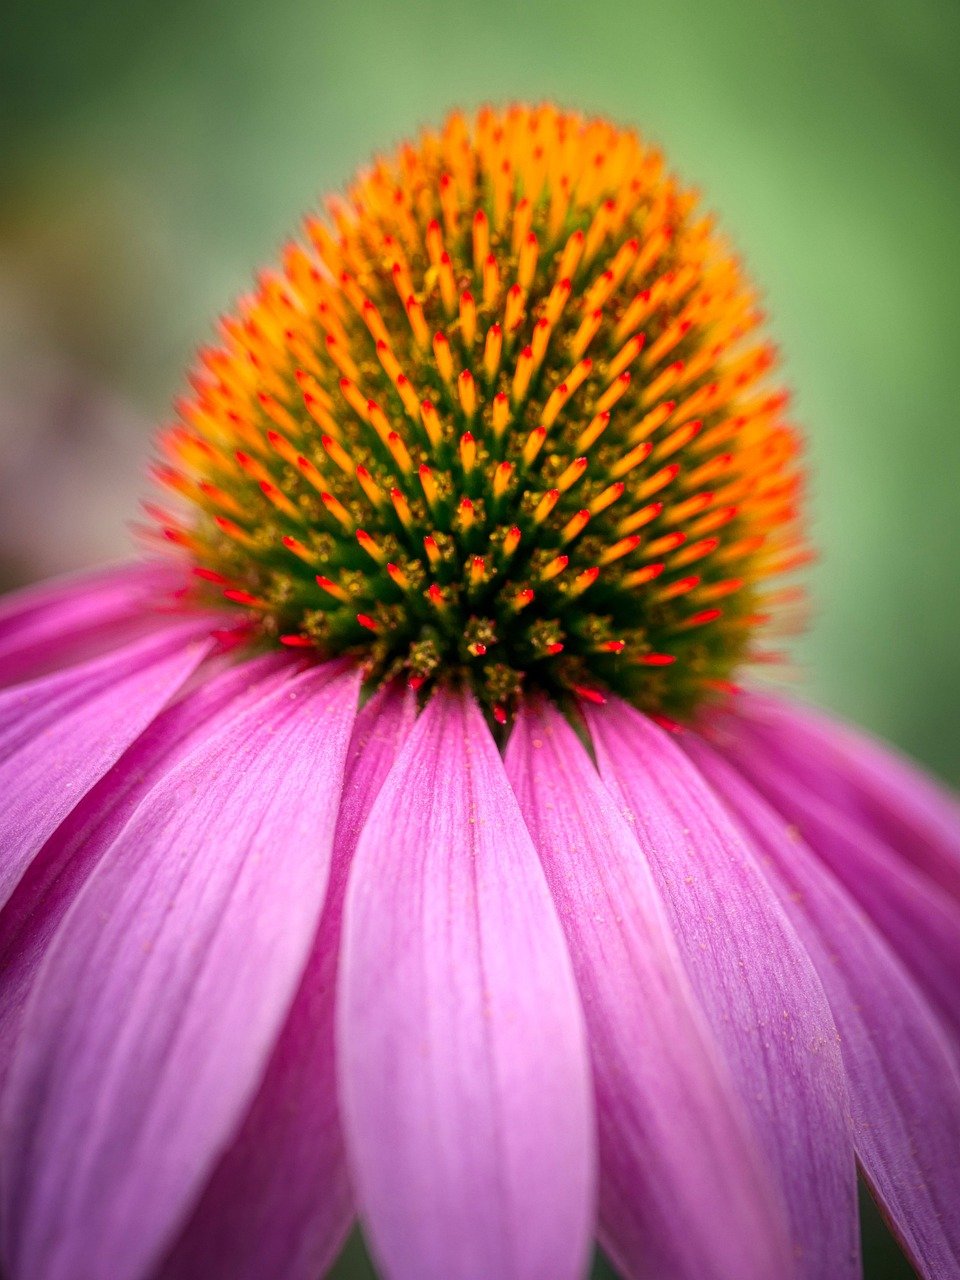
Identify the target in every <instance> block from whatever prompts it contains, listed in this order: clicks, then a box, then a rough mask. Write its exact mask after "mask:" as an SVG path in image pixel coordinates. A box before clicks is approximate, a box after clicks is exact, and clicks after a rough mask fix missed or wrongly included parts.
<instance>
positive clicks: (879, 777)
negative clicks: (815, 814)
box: [737, 695, 960, 899]
mask: <svg viewBox="0 0 960 1280" xmlns="http://www.w3.org/2000/svg"><path fill="white" fill-rule="evenodd" d="M737 709H738V711H739V712H741V713H742V715H743V717H744V718H745V721H746V722H747V723H749V724H750V725H751V726H752V727H754V728H755V729H756V730H758V731H760V732H764V731H765V736H768V737H769V738H770V739H771V740H774V741H776V742H777V744H778V745H779V744H780V743H786V744H788V745H791V746H793V747H800V748H801V755H802V763H803V765H804V768H803V776H804V779H805V781H806V782H807V783H808V785H809V786H810V787H811V788H812V789H813V790H815V791H816V792H817V793H818V794H819V795H820V796H821V797H822V798H823V799H825V800H828V801H831V802H832V803H834V804H837V805H838V806H839V807H841V808H843V809H844V810H845V811H846V812H848V813H850V814H851V815H853V816H855V818H856V820H857V821H858V822H860V823H862V824H863V825H864V826H866V827H868V828H869V829H870V830H872V831H873V832H874V834H875V835H876V836H877V837H878V838H879V839H880V840H881V841H882V842H883V843H885V844H887V845H889V847H890V848H891V849H893V850H894V851H895V852H896V853H898V854H900V855H901V856H902V857H903V858H905V859H906V860H907V861H908V862H910V863H911V864H912V865H913V866H914V867H916V868H917V870H919V871H921V872H923V873H924V875H927V876H929V877H930V878H931V879H932V880H934V881H935V882H936V883H937V884H938V885H939V886H940V888H941V889H945V890H946V891H947V892H948V893H950V894H952V895H953V897H954V898H956V899H960V803H958V800H957V797H956V796H955V795H953V794H951V793H950V792H948V791H947V790H946V789H945V788H943V787H941V786H939V785H938V784H937V783H936V782H935V781H934V780H933V779H932V778H929V777H927V776H926V775H925V774H923V773H921V772H920V770H919V769H917V768H916V767H915V766H914V765H912V764H911V763H910V762H909V761H908V760H906V759H905V758H904V757H902V756H899V755H897V754H896V753H895V752H894V751H893V750H892V748H890V747H887V746H884V745H882V744H881V743H879V742H876V741H874V740H873V739H872V738H868V737H867V736H866V735H865V734H862V733H859V732H857V731H856V730H854V729H852V728H850V726H849V725H845V724H840V723H838V722H836V721H833V720H830V719H828V718H827V717H826V716H825V715H822V714H820V713H818V712H816V711H814V710H813V709H812V708H809V707H800V706H794V705H791V704H790V703H788V702H783V701H781V700H779V699H775V698H770V697H764V698H761V697H757V696H755V695H750V696H745V697H743V698H742V699H740V700H738V703H737Z"/></svg>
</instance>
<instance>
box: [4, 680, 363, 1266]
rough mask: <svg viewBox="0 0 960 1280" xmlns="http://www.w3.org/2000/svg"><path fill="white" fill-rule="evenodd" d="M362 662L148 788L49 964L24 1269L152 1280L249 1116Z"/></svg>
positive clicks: (24, 1206) (36, 1012)
mask: <svg viewBox="0 0 960 1280" xmlns="http://www.w3.org/2000/svg"><path fill="white" fill-rule="evenodd" d="M357 682H358V676H357V675H356V674H353V673H347V674H340V675H331V672H330V670H329V669H328V668H312V669H310V670H308V671H306V672H304V673H303V674H302V675H300V676H297V677H295V678H294V679H293V680H291V681H289V682H287V683H286V684H283V685H281V686H280V687H279V688H277V689H275V690H274V692H273V693H271V694H268V695H267V696H266V697H265V698H263V699H261V700H259V701H257V702H256V703H254V705H253V706H251V707H250V708H249V709H248V710H247V711H246V712H245V713H243V714H242V715H240V716H238V717H236V718H234V719H233V720H231V721H230V722H229V723H228V724H227V725H226V726H225V727H224V728H223V729H222V730H219V731H217V730H213V729H212V730H211V733H210V735H209V736H208V737H207V738H205V739H204V740H203V741H202V743H200V744H199V745H198V746H197V748H196V749H195V751H194V752H193V753H192V754H191V755H190V756H189V757H188V758H187V759H185V760H183V761H182V762H181V763H180V764H179V765H178V766H177V767H176V768H175V769H174V770H173V771H172V772H171V773H169V774H168V775H167V776H166V777H165V778H164V779H163V780H162V781H161V782H159V783H158V784H157V786H156V787H155V788H154V789H153V790H152V792H151V793H150V795H149V796H148V797H146V798H145V800H144V802H143V803H142V804H141V805H140V807H139V808H138V809H137V811H136V812H135V813H134V815H133V816H132V818H131V819H130V821H129V822H128V823H127V825H126V826H125V827H124V829H123V831H122V832H121V833H120V835H119V837H118V839H117V840H116V842H115V843H114V845H113V846H112V848H111V849H110V850H109V851H108V852H107V853H106V854H105V855H104V857H103V859H102V860H101V862H100V864H99V865H98V867H97V868H96V870H95V871H94V873H93V875H92V876H91V877H90V879H89V880H88V882H87V884H86V886H85V887H84V889H83V891H82V893H81V894H80V896H79V897H78V898H77V900H76V902H75V904H74V906H73V909H72V910H71V911H70V913H69V915H68V916H67V918H66V919H65V920H64V922H63V925H62V926H61V928H60V930H59V932H58V933H57V936H56V938H55V939H54V942H53V944H52V946H51V948H50V950H49V952H48V954H47V957H46V959H45V961H44V964H43V968H42V971H41V973H40V975H39V977H38V979H37V983H36V986H35V987H34V990H33V993H32V996H31V999H30V1004H29V1006H28V1008H27V1011H26V1013H25V1015H24V1022H23V1030H22V1035H21V1039H20V1043H19V1047H18V1050H17V1054H16V1057H15V1059H14V1062H13V1065H12V1067H11V1071H10V1076H9V1079H8V1084H7V1090H6V1095H5V1098H4V1118H5V1123H6V1128H7V1142H6V1146H5V1149H4V1152H3V1164H2V1170H0V1171H2V1187H0V1193H2V1206H3V1212H2V1214H0V1218H2V1222H3V1227H4V1231H5V1234H6V1242H5V1243H6V1249H5V1256H6V1258H7V1261H8V1264H9V1267H10V1270H11V1272H12V1274H13V1277H14V1278H15V1280H26V1278H27V1277H29V1280H76V1276H77V1264H78V1259H82V1262H83V1267H84V1271H85V1273H86V1274H89V1275H91V1276H98V1277H99V1276H103V1277H107V1276H109V1277H110V1280H134V1277H141V1276H143V1275H144V1274H145V1273H147V1272H148V1271H149V1269H150V1267H151V1265H152V1264H154V1263H155V1262H156V1261H157V1260H158V1255H160V1254H161V1253H162V1252H163V1251H164V1250H165V1249H167V1248H168V1247H169V1245H170V1242H171V1238H172V1236H173V1235H174V1233H175V1232H176V1231H177V1230H178V1228H179V1227H180V1226H181V1225H182V1223H183V1222H184V1220H185V1218H186V1216H187V1214H188V1212H189V1210H190V1208H191V1206H192V1205H193V1203H194V1202H195V1200H196V1198H197V1196H198V1195H199V1193H200V1192H201V1191H202V1189H203V1186H204V1184H205V1182H206V1179H207V1178H208V1176H209V1174H210V1171H211V1169H212V1167H213V1165H214V1163H215V1161H216V1159H217V1157H218V1156H219V1154H220V1152H221V1151H222V1150H223V1149H224V1147H225V1146H226V1144H227V1142H228V1141H229V1139H230V1137H231V1135H232V1134H233V1133H235V1132H236V1130H237V1127H238V1125H239V1123H240V1121H241V1119H242V1117H243V1115H244V1114H245V1113H246V1111H247V1109H248V1107H249V1105H250V1103H251V1101H252V1099H253V1096H254V1094H255V1092H256V1089H257V1087H258V1084H259V1082H260V1080H261V1078H262V1076H263V1072H264V1070H265V1068H266V1065H267V1062H268V1060H269V1056H270V1053H271V1051H272V1049H273V1047H274V1045H275V1043H276V1039H277V1036H278V1034H279V1031H280V1028H281V1027H282V1025H283V1020H284V1017H285V1015H286V1012H287V1010H288V1009H289V1007H290V1004H291V1001H292V999H293V996H294V994H295V992H296V989H297V986H298V983H299V981H300V977H301V975H302V972H303V968H304V965H305V963H306V960H307V957H308V955H309V952H310V946H311V943H312V940H313V936H314V933H315V931H316V927H317V923H318V919H319V915H320V910H321V906H322V903H323V899H324V895H325V891H326V885H327V878H328V871H329V864H330V854H331V848H332V843H333V834H334V826H335V822H336V815H337V808H338V804H339V799H340V790H341V785H342V778H343V768H344V759H345V756H346V749H347V743H348V740H349V734H350V730H351V727H352V724H353V720H354V716H355V708H356V695H357Z"/></svg>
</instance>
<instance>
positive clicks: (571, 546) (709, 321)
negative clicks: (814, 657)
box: [153, 106, 805, 722]
mask: <svg viewBox="0 0 960 1280" xmlns="http://www.w3.org/2000/svg"><path fill="white" fill-rule="evenodd" d="M305 232H306V235H305V240H304V242H303V243H291V244H289V245H288V246H287V247H286V249H285V251H284V253H283V260H282V267H281V269H280V270H279V271H271V272H266V273H264V274H262V275H261V276H260V278H259V281H258V287H257V289H256V291H255V292H254V293H253V294H252V295H250V296H249V297H246V298H244V299H242V300H241V302H240V305H239V308H238V310H237V312H236V314H234V315H232V316H229V317H225V318H224V319H223V320H222V322H221V326H220V341H221V344H220V345H219V346H217V347H210V348H207V349H205V350H203V351H201V353H200V358H199V364H198V367H197V369H196V371H195V373H194V375H193V376H192V378H191V384H192V394H191V395H190V396H189V397H188V398H185V399H184V400H183V401H182V402H181V403H180V404H179V405H178V413H179V422H177V423H176V424H175V425H173V426H171V427H169V428H168V429H166V430H165V431H164V432H162V434H161V436H160V450H161V453H162V459H161V461H160V462H159V463H158V464H157V466H156V468H155V475H156V478H157V479H158V480H159V481H160V482H161V483H162V484H163V485H164V486H166V487H167V488H168V489H170V490H172V491H173V492H174V493H175V494H176V495H177V496H178V497H179V498H180V499H185V500H186V503H185V504H184V503H182V502H181V503H180V504H178V506H177V510H175V511H159V512H158V511H156V510H155V509H154V511H153V514H154V515H155V516H156V517H157V518H158V521H159V524H160V526H161V528H160V536H161V537H162V538H163V539H164V540H165V541H166V543H167V544H168V545H169V544H171V543H172V544H173V545H175V546H176V547H178V548H180V549H182V551H183V552H184V553H185V554H186V555H187V556H189V558H190V559H191V561H192V563H193V567H194V571H195V575H196V577H195V582H196V584H197V590H198V591H199V592H201V593H208V594H209V593H214V594H215V595H216V596H217V597H218V598H219V599H220V600H221V601H222V600H224V599H225V600H227V601H229V602H231V603H232V604H233V605H235V606H236V607H237V608H238V609H239V610H242V611H243V614H244V617H245V621H246V623H247V624H248V626H249V635H250V639H251V642H255V643H264V642H272V643H283V644H287V645H292V646H296V647H299V648H302V649H303V650H304V651H316V652H317V653H319V654H321V655H324V656H327V655H331V654H340V653H349V654H354V655H357V657H358V658H359V659H360V660H361V661H363V662H364V663H365V664H366V668H367V672H368V675H369V679H370V680H371V681H373V682H375V681H380V680H383V679H385V678H389V677H393V676H395V675H398V674H404V675H405V676H406V677H407V678H408V679H410V680H412V681H413V683H414V684H415V685H417V686H421V687H424V688H426V687H428V686H429V685H430V684H431V683H432V682H434V681H437V680H441V679H443V680H451V681H453V680H458V681H462V682H464V683H466V684H468V685H469V686H470V687H471V688H472V689H473V690H474V692H475V693H476V696H477V697H478V698H479V699H480V701H481V703H482V704H483V705H484V706H485V707H486V709H487V711H488V713H489V714H491V715H492V716H493V717H494V718H495V719H497V720H499V721H501V722H502V721H504V720H505V719H506V718H507V717H508V715H509V714H510V711H511V708H512V707H513V705H514V704H515V701H516V699H517V697H518V696H519V695H520V694H521V692H522V691H524V690H533V689H539V690H543V691H546V692H547V693H548V694H550V695H552V696H554V697H557V698H563V697H564V696H565V695H569V693H570V692H571V691H572V692H574V693H576V694H578V695H579V696H585V697H588V698H589V697H592V698H596V699H602V698H603V697H604V696H605V695H606V693H607V692H608V691H615V692H616V693H618V694H619V695H620V696H622V697H624V698H626V699H627V700H629V701H630V702H632V703H634V704H636V705H637V706H639V707H641V708H643V709H645V710H647V711H650V712H652V713H655V714H659V715H661V716H665V717H670V718H676V719H683V718H686V717H688V716H689V715H690V713H691V712H692V711H693V709H694V708H695V707H696V706H697V705H698V704H699V703H700V702H701V701H702V700H703V698H704V697H706V696H709V695H710V694H716V693H717V692H718V691H722V690H724V689H725V688H727V687H728V686H729V682H730V677H731V675H732V674H733V672H734V671H735V669H736V668H737V667H738V666H739V665H740V664H741V663H742V662H744V661H745V660H748V659H749V658H750V657H751V655H752V654H753V653H754V651H755V637H756V635H757V632H758V631H759V630H760V629H761V628H762V626H763V624H764V622H765V621H766V618H767V615H768V613H769V607H770V605H771V603H772V602H773V595H772V593H771V592H770V589H769V586H768V580H769V579H770V578H771V577H772V576H773V575H776V574H780V573H783V572H787V571H789V570H790V569H792V568H794V567H795V566H796V565H797V564H798V563H800V561H801V560H802V559H803V558H804V554H805V553H804V548H803V544H802V540H801V534H800V530H799V526H798V512H797V506H798V499H799V491H800V483H801V478H800V471H799V469H798V454H799V445H798V439H797V436H796V434H795V433H794V431H793V430H792V429H791V428H790V427H789V426H788V425H787V423H786V421H785V419H784V416H783V415H784V411H785V404H786V397H785V396H784V395H783V393H782V392H780V391H779V390H777V389H776V388H773V387H771V386H770V385H769V384H768V381H767V379H768V375H769V372H770V370H771V367H772V366H773V364H774V352H773V350H772V349H771V347H770V345H769V344H768V343H767V342H766V341H765V340H764V339H763V338H762V337H761V336H758V334H757V328H758V325H759V321H760V315H759V312H758V309H757V304H756V299H755V296H754V294H753V293H752V291H751V290H750V288H749V287H748V286H747V285H746V284H745V282H744V281H743V279H742V277H741V274H740V271H739V267H738V264H737V262H736V261H735V259H734V257H733V256H732V254H731V253H730V251H729V249H728V248H727V247H726V245H725V244H724V242H723V240H722V239H721V238H720V237H719V236H718V234H717V233H716V232H715V231H714V229H713V226H712V223H711V221H710V219H709V218H707V217H704V216H701V215H698V213H697V210H696V196H695V194H694V193H691V192H689V191H685V190H683V189H682V188H680V187H679V186H678V185H677V183H676V182H675V181H674V179H673V178H672V177H671V176H670V175H669V174H667V173H666V171H665V169H664V165H663V160H662V157H661V155H660V153H659V152H658V151H657V150H655V149H652V148H650V147H648V146H646V145H644V144H643V143H642V142H641V140H640V139H639V138H638V137H637V135H636V134H634V133H633V132H630V131H626V130H621V129H618V128H615V127H614V126H613V125H611V124H609V123H607V122H605V121H603V120H587V119H582V118H580V117H579V116H575V115H569V114H564V113H562V112H559V111H557V110H556V109H554V108H553V107H550V106H540V107H534V108H528V107H521V106H518V107H513V108H510V109H509V110H507V111H505V112H498V111H495V110H492V109H483V110H481V111H480V112H479V113H478V114H477V115H476V117H475V118H472V119H468V118H466V117H464V116H463V115H460V114H454V115H452V116H450V117H449V119H448V120H447V121H446V123H445V124H444V126H443V128H442V130H441V131H440V132H439V133H424V134H423V135H421V137H420V138H419V140H418V141H417V142H416V143H414V144H409V145H405V146H403V147H401V148H400V149H399V151H398V152H397V153H396V154H394V155H393V156H391V157H389V158H384V159H379V160H377V161H376V162H375V163H374V165H373V166H372V168H371V169H370V170H369V171H366V172H363V173H361V174H360V175H359V176H358V178H357V179H356V181H355V182H354V184H353V185H352V186H351V187H350V188H349V190H348V191H347V194H346V196H345V197H343V198H342V199H341V198H333V199H331V200H329V201H328V216H327V217H326V218H320V217H311V218H308V219H307V221H306V224H305Z"/></svg>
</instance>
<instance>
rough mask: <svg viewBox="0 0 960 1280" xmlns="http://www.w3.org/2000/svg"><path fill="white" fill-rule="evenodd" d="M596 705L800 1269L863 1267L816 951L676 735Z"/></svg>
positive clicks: (599, 732)
mask: <svg viewBox="0 0 960 1280" xmlns="http://www.w3.org/2000/svg"><path fill="white" fill-rule="evenodd" d="M586 714H587V718H588V722H589V725H590V730H591V733H592V735H593V741H594V745H595V748H596V753H597V761H598V764H599V768H600V774H601V777H603V779H604V780H605V781H606V782H607V783H608V784H609V785H610V787H611V788H612V789H613V791H614V793H615V794H617V795H619V796H620V797H622V799H623V801H624V802H625V804H626V806H627V814H628V817H629V818H630V820H631V821H632V822H633V824H634V830H635V832H636V835H637V839H638V841H639V843H640V847H641V849H642V850H643V852H644V853H645V854H646V856H647V858H648V859H649V861H650V865H651V867H652V870H653V874H654V879H655V880H656V882H657V886H658V888H659V889H660V892H661V894H662V896H663V899H664V902H665V904H666V907H667V913H668V915H669V917H670V922H671V925H672V927H673V931H674V934H675V936H676V938H677V940H678V942H679V944H680V948H681V953H682V955H683V959H684V962H685V963H686V966H687V970H688V972H689V975H690V978H691V980H692V983H693V987H694V991H695V992H696V994H697V996H698V997H699V1000H700V1003H701V1005H702V1007H703V1009H704V1012H705V1013H706V1015H707V1018H708V1019H709V1021H710V1024H711V1026H712V1029H713V1033H714V1035H715V1037H716V1039H717V1041H718V1043H719V1044H720V1045H721V1047H722V1049H723V1051H724V1054H725V1057H726V1060H727V1062H728V1063H729V1065H730V1070H731V1073H732V1075H733V1078H734V1081H735V1083H736V1084H737V1086H738V1088H739V1090H740V1096H741V1101H742V1102H743V1104H744V1106H745V1107H746V1108H747V1109H748V1111H749V1113H750V1117H751V1120H752V1122H753V1124H754V1126H755V1129H756V1132H757V1134H758V1137H759V1139H760V1141H761V1145H762V1150H763V1153H764V1155H765V1157H766V1159H767V1161H768V1163H769V1165H770V1167H771V1169H772V1170H773V1173H774V1176H775V1177H776V1179H777V1182H778V1186H779V1190H780V1192H781V1194H782V1196H783V1199H784V1202H785V1203H786V1205H787V1208H788V1210H789V1214H790V1225H791V1233H792V1243H793V1245H794V1249H795V1253H796V1256H797V1259H798V1262H797V1265H798V1271H799V1274H801V1275H803V1276H808V1277H811V1278H812V1277H818V1278H822V1277H828V1276H829V1277H831V1280H834V1278H835V1277H836V1278H838V1280H839V1277H841V1276H850V1277H853V1276H857V1275H859V1260H858V1252H859V1250H858V1239H857V1208H856V1185H855V1172H854V1162H853V1148H852V1140H851V1135H850V1129H849V1115H848V1101H847V1097H846V1086H845V1079H844V1074H843V1065H842V1063H841V1060H840V1053H839V1047H838V1045H837V1032H836V1027H835V1026H834V1023H833V1019H832V1017H831V1014H830V1010H829V1007H828V1005H827V1001H826V997H825V995H824V992H823V987H822V986H821V984H820V982H819V979H818V978H817V976H816V973H815V972H814V970H813V966H812V964H811V962H810V958H809V956H808V955H807V954H806V952H805V950H804V949H803V947H802V945H801V943H800V940H799V939H798V938H797V935H796V933H795V932H794V930H793V929H792V927H791V926H790V924H789V922H788V920H787V919H786V917H785V916H784V914H783V911H782V908H781V907H780V905H779V903H778V902H777V900H776V897H775V895H774V893H773V891H772V890H771V889H770V887H769V885H768V884H767V883H766V881H765V880H764V878H763V875H762V874H761V872H760V869H759V867H758V866H757V863H756V860H755V857H754V855H753V853H752V851H751V850H750V849H749V847H748V846H747V845H746V844H745V843H744V841H743V840H742V838H741V837H740V835H739V833H738V832H737V831H736V829H735V828H734V826H733V824H732V822H731V821H730V818H729V817H728V815H727V814H726V812H725V811H724V810H723V809H722V807H721V805H720V802H719V800H718V799H717V798H716V797H715V796H714V795H713V794H712V793H711V792H710V790H709V788H708V787H707V785H706V783H705V782H704V781H703V779H702V778H701V777H700V775H699V774H698V773H697V771H696V769H695V768H694V766H693V765H692V764H691V763H690V761H689V760H688V759H687V758H686V757H685V756H684V755H683V753H682V752H681V751H680V749H679V747H678V746H677V745H676V743H675V742H674V741H673V740H672V738H671V736H670V735H669V734H667V733H664V732H663V730H661V729H659V728H657V727H656V726H655V725H654V724H652V723H651V722H650V720H648V719H647V718H646V717H645V716H643V715H641V714H640V713H639V712H637V711H635V710H633V708H631V707H627V706H625V705H624V704H623V703H619V702H617V703H614V704H613V705H611V706H610V707H606V708H603V709H599V708H590V709H588V710H587V712H586Z"/></svg>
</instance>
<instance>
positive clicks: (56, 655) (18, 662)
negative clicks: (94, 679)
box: [0, 561, 183, 685]
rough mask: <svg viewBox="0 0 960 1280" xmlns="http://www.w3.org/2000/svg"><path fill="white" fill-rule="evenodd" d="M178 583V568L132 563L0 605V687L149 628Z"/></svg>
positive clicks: (48, 585) (15, 596)
mask: <svg viewBox="0 0 960 1280" xmlns="http://www.w3.org/2000/svg"><path fill="white" fill-rule="evenodd" d="M182 584H183V570H182V568H180V567H179V566H178V565H176V564H173V563H169V564H168V563H166V562H156V561H144V562H140V561H136V562H133V563H130V564H122V565H115V566H111V567H110V568H108V569H96V570H93V571H87V572H84V573H75V574H70V575H69V576H67V577H64V578H57V579H55V580H54V581H53V582H43V583H40V584H39V585H38V586H34V587H28V588H27V589H26V590H24V591H17V592H14V593H13V594H12V595H8V596H6V597H4V598H3V599H2V600H0V685H5V684H12V683H13V682H15V681H17V680H27V679H35V678H36V677H37V676H39V675H44V674H46V673H47V672H49V671H54V670H56V669H57V668H58V667H62V666H65V665H66V664H67V663H71V662H80V661H83V660H84V659H88V658H90V657H92V656H93V655H94V654H96V653H98V652H102V651H103V650H104V649H109V648H115V647H116V646H117V645H118V644H119V643H123V642H126V640H127V639H129V638H132V636H133V635H134V634H136V633H137V631H140V632H142V631H144V630H145V629H147V628H148V627H150V626H152V625H154V624H155V623H156V620H157V617H158V616H159V615H158V612H157V611H158V610H159V609H161V608H169V606H170V601H171V599H172V596H173V593H174V591H175V590H176V589H177V588H178V587H180V586H182Z"/></svg>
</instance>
